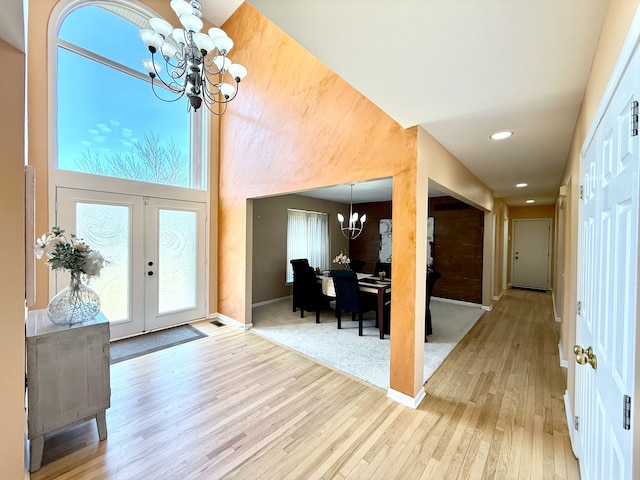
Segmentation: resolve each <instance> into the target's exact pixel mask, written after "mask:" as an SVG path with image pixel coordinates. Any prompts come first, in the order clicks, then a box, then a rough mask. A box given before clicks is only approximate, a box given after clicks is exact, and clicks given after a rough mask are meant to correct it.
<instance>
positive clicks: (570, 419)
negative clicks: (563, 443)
mask: <svg viewBox="0 0 640 480" xmlns="http://www.w3.org/2000/svg"><path fill="white" fill-rule="evenodd" d="M564 411H565V412H566V413H567V430H568V431H569V440H571V450H573V454H574V455H575V456H576V458H578V459H579V458H580V455H579V453H580V452H579V449H578V448H576V445H575V444H574V438H573V435H574V433H575V429H574V428H573V411H572V410H571V402H570V401H569V391H568V390H565V391H564Z"/></svg>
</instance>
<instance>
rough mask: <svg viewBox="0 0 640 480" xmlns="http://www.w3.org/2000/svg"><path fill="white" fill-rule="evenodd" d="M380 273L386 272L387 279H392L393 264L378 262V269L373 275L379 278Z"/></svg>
mask: <svg viewBox="0 0 640 480" xmlns="http://www.w3.org/2000/svg"><path fill="white" fill-rule="evenodd" d="M380 272H384V273H385V275H386V277H387V278H391V264H390V263H388V262H376V268H375V269H374V270H373V275H374V276H379V275H380Z"/></svg>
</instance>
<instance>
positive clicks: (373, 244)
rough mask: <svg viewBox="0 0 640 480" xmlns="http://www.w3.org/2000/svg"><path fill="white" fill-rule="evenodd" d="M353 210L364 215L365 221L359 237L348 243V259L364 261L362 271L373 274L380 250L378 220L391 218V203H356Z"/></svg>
mask: <svg viewBox="0 0 640 480" xmlns="http://www.w3.org/2000/svg"><path fill="white" fill-rule="evenodd" d="M353 210H354V211H355V212H358V214H359V215H361V214H363V213H366V214H367V221H366V222H365V228H364V230H363V232H362V233H361V234H360V236H359V237H358V238H356V239H355V240H351V241H350V242H349V257H351V258H356V259H359V260H364V261H365V262H366V263H365V265H364V271H365V272H369V273H373V270H374V268H375V266H376V262H377V261H378V251H379V250H380V220H381V219H383V218H391V202H369V203H358V204H354V205H353Z"/></svg>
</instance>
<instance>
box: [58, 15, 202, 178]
mask: <svg viewBox="0 0 640 480" xmlns="http://www.w3.org/2000/svg"><path fill="white" fill-rule="evenodd" d="M106 5H107V4H105V7H104V8H102V7H101V6H100V5H98V4H96V5H92V4H87V5H84V6H81V7H78V8H76V9H75V10H73V11H71V12H70V13H69V14H68V15H67V16H66V17H65V18H64V20H63V22H62V24H61V26H60V29H59V32H58V48H57V78H58V81H57V116H58V118H57V120H58V121H57V153H58V155H57V168H59V169H64V170H72V171H77V172H85V173H92V174H97V175H105V176H110V177H117V178H124V179H130V180H138V181H144V182H151V183H157V184H163V185H175V186H180V187H187V188H198V189H204V188H206V185H205V181H204V178H205V175H204V173H205V172H204V169H203V168H202V167H201V165H203V163H204V162H202V159H201V158H194V157H195V156H196V155H195V154H198V153H199V152H200V151H201V149H200V148H195V149H194V148H192V145H193V144H194V139H195V142H196V143H197V141H198V140H200V141H201V138H202V128H200V132H195V128H193V126H194V124H196V125H200V126H201V120H200V122H193V121H192V119H191V117H190V116H192V115H194V114H193V113H189V112H187V101H186V100H184V99H181V100H183V101H177V102H173V103H165V102H162V101H160V100H158V99H157V98H156V97H155V96H154V95H153V93H152V91H151V88H150V85H149V82H148V80H149V77H148V75H147V74H146V72H145V71H144V69H143V67H142V65H141V63H140V62H141V60H142V59H143V58H146V57H147V56H148V52H147V51H146V47H145V46H144V44H143V43H142V42H141V41H140V39H139V38H138V32H139V30H140V27H141V26H146V25H144V22H146V21H147V19H145V18H142V17H141V16H140V14H137V13H135V12H129V11H128V10H126V7H124V6H123V5H122V4H115V3H114V4H113V6H112V7H108V6H106ZM123 12H127V18H132V19H134V20H137V21H138V23H139V24H140V25H137V24H134V23H132V22H131V21H129V20H127V19H125V18H124V17H123V16H121V15H119V13H123ZM199 114H200V113H197V114H196V115H199ZM192 129H193V130H194V131H192ZM194 165H196V166H199V167H197V168H196V167H194Z"/></svg>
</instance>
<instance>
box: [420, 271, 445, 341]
mask: <svg viewBox="0 0 640 480" xmlns="http://www.w3.org/2000/svg"><path fill="white" fill-rule="evenodd" d="M441 276H442V275H441V274H440V272H435V271H433V270H428V271H427V305H426V308H425V316H424V341H425V342H426V341H427V335H431V334H432V333H433V328H432V325H431V309H430V305H431V294H432V293H433V286H434V285H435V283H436V280H438V279H439V278H440V277H441Z"/></svg>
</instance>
